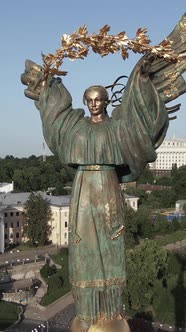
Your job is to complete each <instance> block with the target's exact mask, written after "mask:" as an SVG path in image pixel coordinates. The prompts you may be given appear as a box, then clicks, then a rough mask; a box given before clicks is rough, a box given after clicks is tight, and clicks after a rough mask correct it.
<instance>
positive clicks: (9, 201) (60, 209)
mask: <svg viewBox="0 0 186 332" xmlns="http://www.w3.org/2000/svg"><path fill="white" fill-rule="evenodd" d="M29 195H30V193H7V194H6V195H0V204H1V208H0V252H1V253H3V252H4V249H5V248H6V247H7V246H8V245H12V244H20V243H22V242H25V241H26V239H25V238H24V237H23V214H24V206H25V204H26V201H27V200H28V198H29ZM42 196H43V198H44V199H47V200H48V202H49V205H50V207H51V211H52V218H51V221H50V225H51V234H50V237H49V240H50V241H51V242H52V243H53V244H54V245H56V246H59V247H61V246H66V245H68V219H69V205H70V196H50V195H46V194H42Z"/></svg>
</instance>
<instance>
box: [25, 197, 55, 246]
mask: <svg viewBox="0 0 186 332" xmlns="http://www.w3.org/2000/svg"><path fill="white" fill-rule="evenodd" d="M51 219H52V211H51V208H50V205H49V203H48V201H47V200H46V199H43V197H42V196H41V194H39V193H34V192H32V193H31V194H30V196H29V198H28V200H27V202H26V205H25V214H24V220H23V234H24V236H26V237H27V238H28V239H29V241H30V243H31V245H32V246H37V245H44V244H46V243H47V242H48V239H49V235H50V233H51V226H50V224H49V221H51Z"/></svg>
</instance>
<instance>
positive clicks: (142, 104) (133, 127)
mask: <svg viewBox="0 0 186 332" xmlns="http://www.w3.org/2000/svg"><path fill="white" fill-rule="evenodd" d="M167 39H168V40H169V41H171V42H172V48H173V49H174V51H175V52H176V53H177V54H178V56H179V61H178V62H176V63H174V62H167V61H165V60H164V59H162V58H161V59H160V58H157V59H156V60H155V61H153V63H152V66H151V69H150V72H149V77H146V78H145V77H143V76H142V75H141V74H140V67H141V65H142V63H143V61H144V59H145V56H144V57H142V58H141V59H140V60H139V62H138V63H137V65H136V66H135V68H134V70H133V72H132V73H131V75H130V78H129V80H128V83H127V86H126V89H125V91H124V94H123V97H122V103H121V105H120V106H119V107H117V108H116V109H115V110H114V111H113V119H114V121H115V128H116V135H117V139H118V141H119V142H120V144H121V145H122V147H123V148H122V149H123V151H124V153H125V157H126V163H127V165H128V171H127V172H126V168H123V170H122V169H120V177H121V178H122V181H123V182H128V181H134V180H136V179H137V178H138V177H139V176H140V174H141V172H142V170H143V168H144V167H145V165H146V164H147V163H149V162H153V161H154V160H155V159H156V152H155V150H156V149H157V148H158V146H160V144H161V143H162V142H163V139H164V137H165V135H166V132H167V129H168V125H169V120H168V114H167V110H166V107H165V104H166V103H168V102H170V101H172V100H174V99H176V98H177V97H179V96H180V95H181V94H183V93H185V92H186V82H185V79H184V77H183V76H182V74H183V73H184V72H185V70H186V60H185V59H186V14H184V15H183V16H182V17H181V19H180V21H179V22H178V23H177V24H176V26H175V28H174V29H173V31H172V32H171V33H170V34H169V36H168V37H167ZM177 109H178V108H177Z"/></svg>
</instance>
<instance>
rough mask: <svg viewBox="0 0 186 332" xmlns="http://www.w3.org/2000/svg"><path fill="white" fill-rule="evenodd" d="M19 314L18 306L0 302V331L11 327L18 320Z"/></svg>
mask: <svg viewBox="0 0 186 332" xmlns="http://www.w3.org/2000/svg"><path fill="white" fill-rule="evenodd" d="M19 312H20V308H19V307H18V305H16V304H13V303H7V302H4V301H0V330H4V329H5V328H7V327H8V326H10V325H12V324H13V323H14V322H15V321H16V320H17V319H18V314H19Z"/></svg>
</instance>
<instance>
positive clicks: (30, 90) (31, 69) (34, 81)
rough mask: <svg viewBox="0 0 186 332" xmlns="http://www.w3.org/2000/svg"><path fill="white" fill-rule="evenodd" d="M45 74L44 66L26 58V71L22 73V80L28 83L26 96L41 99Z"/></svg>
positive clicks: (25, 83)
mask: <svg viewBox="0 0 186 332" xmlns="http://www.w3.org/2000/svg"><path fill="white" fill-rule="evenodd" d="M42 76H43V68H42V67H41V66H39V65H38V64H37V63H35V62H33V61H31V60H26V61H25V72H24V73H23V74H22V75H21V82H22V83H23V84H24V85H27V89H25V91H24V93H25V96H26V97H28V98H31V99H34V100H38V99H39V94H40V90H41V84H38V82H41V83H42Z"/></svg>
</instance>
